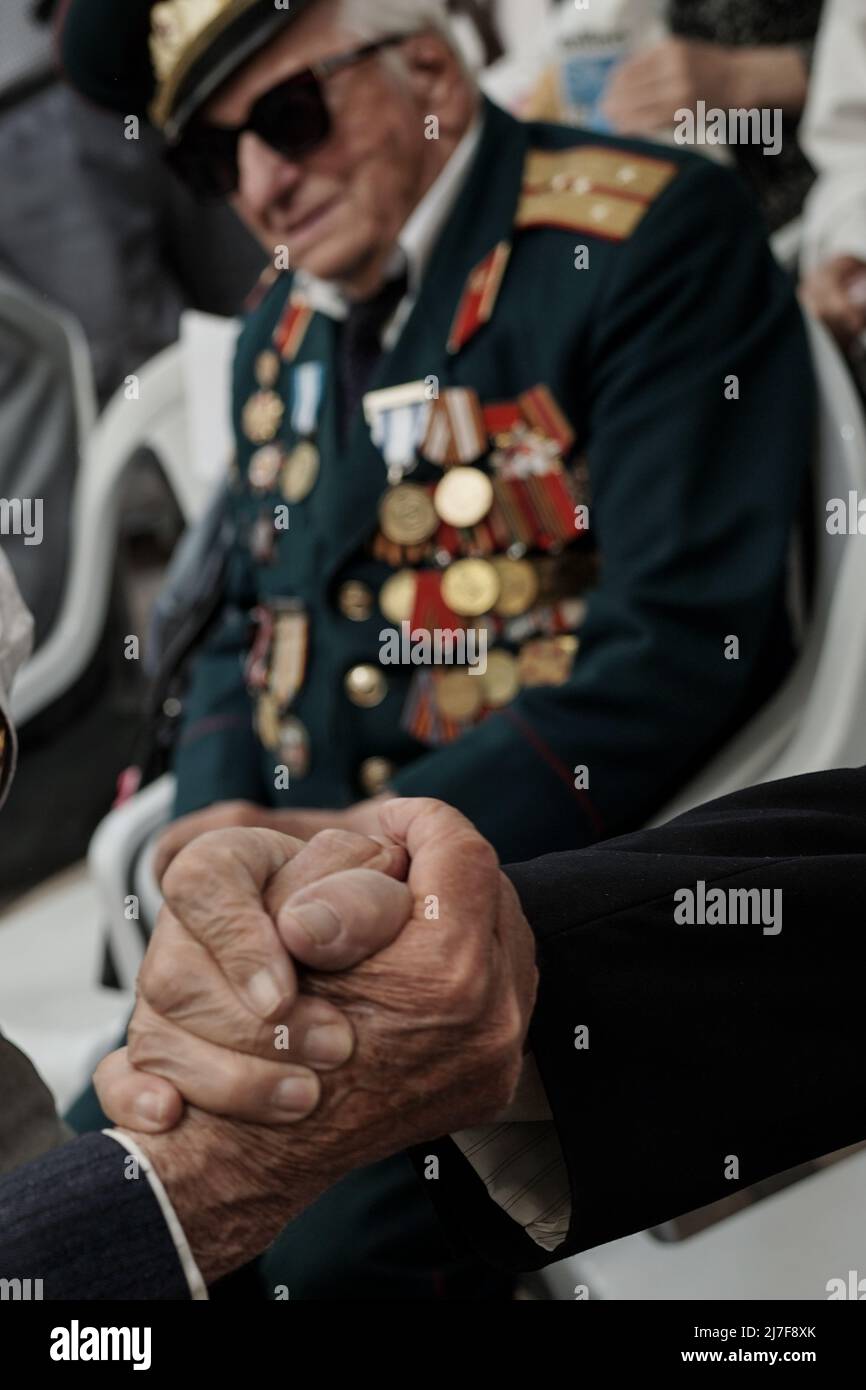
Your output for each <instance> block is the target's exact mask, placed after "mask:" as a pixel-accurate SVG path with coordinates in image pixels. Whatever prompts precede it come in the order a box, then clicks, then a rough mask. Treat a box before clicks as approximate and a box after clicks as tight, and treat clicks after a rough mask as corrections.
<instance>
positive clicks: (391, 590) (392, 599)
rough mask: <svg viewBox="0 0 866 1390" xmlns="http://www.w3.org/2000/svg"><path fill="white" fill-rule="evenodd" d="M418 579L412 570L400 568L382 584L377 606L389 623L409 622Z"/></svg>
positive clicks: (413, 609)
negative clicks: (397, 572)
mask: <svg viewBox="0 0 866 1390" xmlns="http://www.w3.org/2000/svg"><path fill="white" fill-rule="evenodd" d="M417 590H418V580H417V577H416V575H415V572H414V570H400V572H399V574H392V576H391V578H390V579H388V580H386V582H385V583H384V584H383V585H382V591H381V593H380V594H379V607H380V608H381V610H382V612H383V614H384V615H385V617H386V618H387V619H388V621H389V622H391V623H409V622H411V621H412V614H413V613H414V611H415V594H416V593H417Z"/></svg>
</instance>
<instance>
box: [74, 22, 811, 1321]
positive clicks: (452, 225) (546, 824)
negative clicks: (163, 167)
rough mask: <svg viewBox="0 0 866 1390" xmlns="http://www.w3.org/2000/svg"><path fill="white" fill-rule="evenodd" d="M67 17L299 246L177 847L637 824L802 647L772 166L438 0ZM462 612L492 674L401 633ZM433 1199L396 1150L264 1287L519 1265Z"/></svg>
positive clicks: (197, 709) (243, 424)
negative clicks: (499, 65) (768, 188)
mask: <svg viewBox="0 0 866 1390" xmlns="http://www.w3.org/2000/svg"><path fill="white" fill-rule="evenodd" d="M62 50H63V55H64V61H65V65H66V70H67V73H68V74H69V76H70V79H71V80H72V81H73V82H75V83H76V85H77V86H78V87H79V88H81V89H82V90H83V91H85V92H86V93H87V94H88V95H90V96H91V97H92V98H93V99H95V100H97V101H100V102H102V103H104V104H109V105H113V106H116V107H119V108H120V109H122V110H124V111H131V110H144V109H145V108H147V109H148V110H149V112H150V115H151V117H152V119H153V120H154V121H155V122H156V123H157V125H159V126H160V127H161V128H162V130H163V132H164V135H165V138H166V142H167V146H168V154H169V157H170V158H171V160H172V162H173V164H174V167H175V168H176V169H177V171H178V172H179V173H180V175H181V176H182V177H184V178H185V179H187V181H188V182H190V183H191V184H192V185H193V186H194V187H195V188H197V189H198V190H199V191H200V192H201V193H202V194H203V195H205V196H215V197H221V198H228V199H230V200H231V201H232V202H233V204H234V206H235V207H236V208H237V210H238V211H239V212H240V214H241V215H242V216H243V217H244V219H245V220H246V221H247V223H248V225H250V226H251V227H252V228H253V229H254V230H255V232H256V234H257V235H258V237H259V238H260V240H261V242H262V243H263V244H264V245H265V246H266V248H267V249H268V252H269V255H270V256H271V257H272V265H271V268H270V270H269V272H268V274H267V276H266V278H265V280H264V281H263V283H262V286H261V289H260V293H259V302H258V306H257V307H256V308H255V310H254V312H253V313H252V314H251V316H250V318H249V320H248V322H247V325H246V328H245V331H244V333H243V336H242V338H241V341H240V345H239V349H238V353H237V359H236V363H235V372H234V420H235V427H236V431H237V441H238V453H237V464H236V470H235V475H234V479H233V483H232V495H231V500H230V511H231V515H232V521H233V528H234V541H233V544H232V547H231V551H230V553H229V555H228V557H227V562H226V572H225V582H224V592H223V594H222V598H221V602H220V604H219V608H218V612H217V615H216V618H215V620H214V621H213V623H212V625H211V628H210V630H209V631H208V633H207V635H206V637H205V639H204V641H203V642H202V644H201V646H200V649H199V650H198V652H197V654H196V657H195V660H194V663H193V666H192V671H191V679H190V681H189V687H188V691H187V694H186V697H185V702H184V704H185V708H184V714H183V724H182V728H181V730H180V734H179V740H178V745H177V753H176V761H175V767H176V772H177V778H178V794H177V805H176V812H177V815H178V817H181V818H182V819H180V820H179V822H178V824H177V825H176V826H175V827H174V828H173V829H172V830H171V831H170V832H169V836H168V838H167V840H166V842H165V844H164V846H163V851H162V856H161V861H162V866H165V865H166V864H167V863H168V862H169V861H170V859H171V857H172V856H173V854H175V853H176V852H177V850H178V849H179V848H180V847H181V846H182V845H183V844H185V843H186V842H187V841H188V840H189V839H191V838H193V837H194V836H195V835H196V834H198V833H199V832H200V831H202V830H206V829H209V828H213V827H215V826H220V825H242V824H246V825H261V826H270V827H272V828H278V829H281V830H283V831H285V832H286V833H289V834H295V835H300V836H303V837H305V836H309V835H311V834H313V833H314V832H315V831H316V830H318V829H320V828H322V827H324V826H333V827H338V828H339V827H343V828H345V829H349V830H354V831H360V832H364V831H365V830H366V829H368V828H370V827H372V826H375V825H376V823H377V822H376V813H377V810H378V805H379V800H380V798H381V797H382V796H385V795H389V794H395V793H396V794H399V795H409V796H413V795H424V796H432V797H437V798H439V799H441V800H443V801H446V802H449V803H451V804H452V805H453V806H455V807H457V808H458V809H460V810H461V811H463V812H464V814H466V815H467V816H468V817H469V818H470V820H472V821H473V822H474V823H475V825H476V826H477V827H478V829H479V830H480V831H481V832H482V833H483V834H484V835H485V836H486V837H487V838H488V839H489V840H490V841H491V842H492V843H493V845H494V846H495V848H496V849H497V851H498V852H499V854H500V855H501V856H502V857H503V858H504V859H512V860H513V859H522V858H528V857H530V856H533V855H536V854H540V853H543V852H548V851H551V850H561V849H570V848H575V847H578V846H581V845H585V844H590V843H592V842H594V841H596V840H598V839H600V838H602V837H605V836H609V835H612V834H615V833H617V832H620V831H623V830H626V829H628V828H631V827H635V826H638V825H640V824H642V823H643V822H644V821H645V820H646V819H647V817H649V816H650V815H651V814H652V813H653V811H654V810H656V809H657V808H658V807H659V806H661V805H662V804H663V803H664V801H665V799H666V798H667V797H669V796H670V794H671V793H672V792H673V791H674V790H675V789H676V788H677V787H679V786H681V785H682V784H683V783H684V781H685V780H686V779H687V778H688V777H689V776H690V775H691V774H692V772H693V771H694V770H696V769H697V768H698V767H699V766H700V765H701V764H702V763H703V762H705V761H706V759H707V758H708V757H709V756H710V754H711V753H712V752H713V751H714V750H715V749H716V748H718V747H719V746H720V745H721V744H722V743H723V742H724V741H725V739H727V738H728V737H729V736H730V735H731V734H732V733H733V732H734V730H735V729H736V728H737V727H738V726H740V725H741V724H742V723H743V721H744V720H745V719H747V718H748V716H749V715H750V714H751V713H752V712H753V711H754V710H755V709H756V708H757V707H758V706H759V705H760V703H761V702H762V701H763V700H764V699H766V697H767V696H768V695H769V694H770V692H771V691H772V690H773V689H774V688H775V687H776V686H777V684H778V682H779V680H780V679H781V677H782V676H783V675H784V673H785V671H786V669H787V667H788V664H789V662H790V659H791V654H792V639H791V632H790V627H789V623H788V620H787V616H786V610H785V580H786V554H787V551H788V546H789V542H790V539H791V533H792V528H793V525H794V522H795V519H796V516H797V512H798V507H799V503H800V497H801V490H802V484H803V482H804V478H805V474H806V467H807V463H808V459H809V454H810V449H811V442H812V433H813V410H814V403H813V384H812V376H811V369H810V365H809V360H808V353H807V347H806V342H805V336H804V332H803V326H802V322H801V320H800V317H799V313H798V310H797V307H796V304H795V301H794V298H793V295H792V292H791V288H790V286H789V285H788V283H787V281H786V280H785V278H784V277H783V276H782V274H781V272H780V271H779V270H778V269H777V268H776V266H775V265H774V263H773V261H772V259H771V257H770V255H769V252H768V251H767V248H766V244H765V234H764V229H763V227H762V225H761V223H760V219H759V218H758V216H757V215H756V212H755V210H754V208H753V206H752V203H751V202H750V200H749V197H748V195H747V194H746V193H745V192H744V191H743V190H742V189H741V187H740V185H739V184H738V182H737V181H736V179H735V178H734V177H733V176H731V175H730V174H728V173H726V172H724V171H721V170H719V169H718V168H715V167H713V166H712V165H709V164H707V163H706V162H704V161H702V160H698V159H695V158H693V157H691V156H689V155H688V154H686V153H684V152H682V151H679V150H677V151H673V150H661V149H656V148H654V147H652V146H648V145H646V144H643V143H639V142H629V141H619V140H617V141H613V140H610V139H606V138H604V137H601V136H597V135H594V134H593V135H591V136H590V135H588V134H586V133H582V132H580V131H575V130H566V129H561V128H559V127H555V126H545V125H534V126H524V125H521V124H520V123H518V122H517V121H515V120H513V119H512V118H511V117H509V116H507V115H506V114H504V113H503V112H502V111H501V110H499V109H498V108H497V107H495V106H493V105H492V104H490V103H489V102H486V101H483V100H482V99H481V98H480V96H479V94H478V92H477V89H476V87H475V84H474V82H473V81H472V79H471V77H470V76H469V75H468V74H467V72H466V70H465V67H464V64H463V63H462V61H461V58H460V56H459V54H458V52H457V51H456V49H455V46H454V44H453V42H452V39H451V36H450V32H449V29H448V25H447V19H446V17H445V13H444V6H442V5H441V4H439V3H437V2H436V0H421V3H418V0H411V3H410V0H306V2H305V0H295V3H294V4H292V5H291V7H290V9H284V8H282V7H279V8H278V7H275V5H274V4H273V3H272V0H167V2H166V3H160V4H155V5H154V4H151V3H150V0H135V3H129V4H126V5H124V6H123V7H122V11H121V12H120V13H118V7H117V6H116V5H114V4H113V3H111V0H71V3H70V5H69V7H68V10H67V12H66V19H65V26H64V30H63V34H62ZM448 633H450V634H453V636H454V639H455V641H454V643H453V647H454V648H455V649H456V650H457V652H458V654H459V652H460V650H461V647H460V640H462V641H463V642H464V643H465V646H466V649H467V650H469V648H470V641H469V639H470V638H474V639H476V645H477V647H478V649H479V651H480V652H481V653H483V654H486V659H484V660H481V661H480V662H479V663H478V667H477V670H476V671H474V672H473V671H472V670H471V669H470V668H469V667H467V666H465V665H464V666H463V667H460V668H456V667H454V666H450V665H444V666H438V667H436V666H432V665H425V664H419V665H415V664H414V663H413V664H411V665H407V664H404V665H399V664H388V657H389V656H390V655H391V654H392V652H393V650H394V648H395V646H397V645H399V644H398V643H396V642H395V641H394V640H393V639H394V638H395V637H400V638H402V637H404V636H405V635H406V634H410V635H411V636H413V637H416V636H419V635H423V634H427V636H428V638H429V645H430V647H431V650H432V649H433V648H434V645H435V644H434V641H433V639H434V638H437V637H441V636H442V634H448ZM457 639H460V640H457ZM423 645H424V644H423V643H420V644H419V645H418V646H417V647H416V646H414V645H413V651H415V652H417V651H418V650H419V649H423ZM452 654H453V652H452ZM219 803H229V804H228V805H226V804H222V805H220V804H219ZM259 985H260V988H261V991H262V997H261V999H260V1001H259V1002H260V1004H261V1005H262V1007H264V1008H267V1005H268V997H267V989H268V984H267V979H266V978H262V980H261V981H260V982H259ZM420 1203H421V1199H420V1198H419V1197H418V1195H417V1190H416V1189H415V1188H414V1187H413V1185H412V1179H411V1175H410V1171H409V1165H408V1163H406V1162H404V1161H403V1160H401V1159H395V1160H391V1161H389V1162H388V1163H385V1164H382V1165H379V1167H378V1168H376V1169H375V1170H370V1171H368V1172H367V1173H364V1174H358V1175H356V1176H354V1177H353V1178H351V1179H349V1180H347V1181H346V1182H344V1183H342V1184H340V1185H339V1186H338V1187H337V1188H336V1189H335V1190H334V1191H333V1192H332V1193H331V1194H329V1195H328V1197H326V1198H325V1199H323V1200H322V1201H321V1202H319V1203H318V1204H317V1205H316V1206H315V1207H314V1208H312V1209H311V1211H310V1212H308V1213H307V1214H306V1215H305V1217H304V1218H302V1220H301V1222H299V1223H296V1224H295V1225H294V1226H293V1227H291V1228H290V1229H289V1230H288V1231H287V1233H286V1234H285V1236H284V1238H283V1239H282V1241H281V1242H280V1243H279V1244H278V1246H277V1247H276V1249H275V1251H272V1252H271V1255H270V1257H269V1259H270V1262H271V1263H270V1267H269V1269H268V1270H267V1272H266V1273H265V1285H266V1287H270V1288H272V1287H273V1286H274V1285H275V1284H277V1283H280V1284H288V1285H289V1286H290V1287H292V1289H293V1296H298V1297H325V1298H333V1297H341V1296H345V1297H359V1296H363V1297H382V1298H386V1297H421V1298H425V1297H441V1296H444V1297H463V1296H475V1297H477V1296H481V1297H492V1296H496V1294H497V1293H498V1292H500V1291H501V1290H502V1288H503V1285H502V1283H501V1281H500V1282H497V1280H496V1278H495V1277H494V1276H493V1275H492V1273H490V1272H489V1271H487V1272H485V1271H484V1270H483V1269H482V1268H481V1267H480V1266H471V1265H469V1264H467V1262H466V1261H464V1260H461V1258H460V1257H459V1256H457V1255H454V1254H452V1253H451V1252H450V1249H449V1248H448V1247H447V1246H445V1245H444V1243H443V1241H442V1238H441V1236H440V1235H439V1233H438V1230H437V1228H436V1227H435V1226H434V1225H433V1224H432V1223H431V1220H430V1215H429V1212H427V1211H426V1210H425V1209H423V1208H422V1206H421V1205H420Z"/></svg>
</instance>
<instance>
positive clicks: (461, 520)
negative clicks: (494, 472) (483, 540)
mask: <svg viewBox="0 0 866 1390" xmlns="http://www.w3.org/2000/svg"><path fill="white" fill-rule="evenodd" d="M434 502H435V505H436V511H437V512H438V513H439V516H440V517H441V518H442V520H443V521H444V522H446V523H447V525H448V526H456V527H457V529H458V530H466V529H467V528H468V527H470V526H477V525H478V523H479V521H483V520H484V518H485V517H486V516H487V513H488V512H489V511H490V508H491V507H492V506H493V484H492V483H491V481H490V479H489V478H488V476H487V474H486V473H482V472H481V469H480V468H450V469H449V470H448V472H447V473H446V474H445V477H444V478H443V479H442V481H441V483H440V484H439V486H438V487H437V489H436V495H435V497H434Z"/></svg>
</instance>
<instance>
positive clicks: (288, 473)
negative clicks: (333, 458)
mask: <svg viewBox="0 0 866 1390" xmlns="http://www.w3.org/2000/svg"><path fill="white" fill-rule="evenodd" d="M320 466H321V460H320V458H319V451H318V449H317V448H316V446H315V444H312V443H311V442H310V441H309V440H308V439H305V440H304V441H303V442H302V443H300V444H299V445H298V446H297V448H296V449H294V450H293V451H292V453H291V454H290V455H289V457H288V458H287V459H286V462H285V464H284V465H283V472H282V477H281V478H280V490H281V492H282V494H283V497H284V498H285V499H286V501H287V502H289V503H292V504H295V503H298V502H303V501H304V499H305V498H306V497H309V495H310V493H311V492H312V490H313V488H314V487H315V486H316V482H317V480H318V477H319V468H320Z"/></svg>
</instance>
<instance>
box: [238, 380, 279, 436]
mask: <svg viewBox="0 0 866 1390" xmlns="http://www.w3.org/2000/svg"><path fill="white" fill-rule="evenodd" d="M285 413H286V408H285V406H284V405H283V402H282V401H281V400H280V397H279V396H278V395H277V394H276V392H275V391H256V393H255V395H253V396H250V398H249V400H248V401H247V403H246V405H245V406H244V408H243V413H242V416H241V422H242V424H243V430H244V434H245V435H246V437H247V439H248V440H249V441H250V443H252V444H269V443H270V442H271V440H272V439H274V438H275V436H276V434H277V431H278V430H279V428H280V425H281V424H282V423H283V416H284V415H285Z"/></svg>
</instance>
